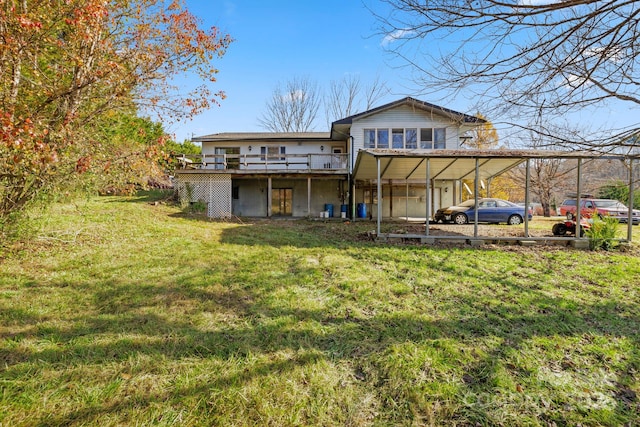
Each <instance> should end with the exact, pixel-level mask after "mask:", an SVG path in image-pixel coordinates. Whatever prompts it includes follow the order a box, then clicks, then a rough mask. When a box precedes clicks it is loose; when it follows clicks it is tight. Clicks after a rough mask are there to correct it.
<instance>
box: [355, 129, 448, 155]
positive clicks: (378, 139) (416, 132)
mask: <svg viewBox="0 0 640 427" xmlns="http://www.w3.org/2000/svg"><path fill="white" fill-rule="evenodd" d="M389 135H391V139H389ZM418 137H419V141H420V143H419V144H418ZM446 140H447V138H446V128H419V129H418V128H392V129H386V128H382V129H381V128H378V129H365V130H364V148H389V143H391V148H394V149H409V150H411V149H415V148H422V149H428V150H431V149H443V148H446Z"/></svg>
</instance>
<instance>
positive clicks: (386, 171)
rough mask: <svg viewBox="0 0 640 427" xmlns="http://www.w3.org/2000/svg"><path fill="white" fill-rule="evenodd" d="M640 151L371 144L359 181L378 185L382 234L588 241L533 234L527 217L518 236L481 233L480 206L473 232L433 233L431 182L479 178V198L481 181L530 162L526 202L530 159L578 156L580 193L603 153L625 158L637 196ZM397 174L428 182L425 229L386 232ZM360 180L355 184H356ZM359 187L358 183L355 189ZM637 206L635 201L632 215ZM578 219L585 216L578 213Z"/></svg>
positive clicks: (429, 239)
mask: <svg viewBox="0 0 640 427" xmlns="http://www.w3.org/2000/svg"><path fill="white" fill-rule="evenodd" d="M637 158H638V156H630V155H619V154H601V153H589V152H577V151H550V150H502V149H500V150H410V151H407V150H390V149H367V150H361V151H359V152H358V157H357V160H356V163H355V166H354V169H353V175H352V177H353V182H357V181H368V182H370V183H372V184H375V185H376V186H377V194H378V202H377V229H376V237H377V239H379V240H387V239H388V238H402V239H407V238H413V239H419V240H420V241H421V242H422V243H433V242H435V241H436V240H438V239H446V240H452V239H453V240H455V239H465V240H467V241H468V242H469V243H471V244H476V243H478V244H480V243H483V242H484V241H495V240H516V241H520V242H523V241H532V242H534V241H539V240H542V241H551V240H564V241H572V242H575V241H580V240H582V241H584V240H586V238H585V237H580V233H576V236H575V237H572V236H567V237H551V236H549V237H543V238H541V237H532V236H530V234H529V219H528V217H527V215H525V218H524V232H523V235H522V236H518V237H502V236H491V235H483V234H480V233H479V228H478V217H477V211H476V216H475V218H474V221H473V237H469V236H460V235H453V234H452V235H437V236H436V235H432V234H430V232H429V231H430V226H429V221H428V219H429V207H430V206H431V199H430V194H431V188H432V185H433V182H434V180H443V181H453V182H456V181H457V182H459V181H461V180H473V182H474V189H473V194H474V197H475V199H476V203H477V199H478V193H479V191H478V190H479V185H480V183H481V182H491V180H492V179H493V178H495V177H496V176H499V175H501V174H503V173H505V172H507V171H509V170H510V169H513V168H515V167H516V166H518V165H520V164H522V163H525V206H529V205H530V197H529V193H530V162H531V161H532V160H533V159H541V160H552V159H564V160H566V159H575V160H576V161H577V180H576V194H577V195H578V204H579V203H580V199H579V195H580V194H582V183H581V181H582V176H581V175H582V171H581V168H582V165H583V163H584V162H586V161H590V160H595V159H602V160H616V161H620V162H625V163H626V164H627V167H628V171H629V173H628V185H629V194H630V199H631V200H633V187H634V182H633V166H634V161H635V160H637ZM391 180H398V181H401V180H405V181H408V180H413V181H416V180H422V182H424V183H425V185H426V195H427V196H426V200H425V217H426V218H427V221H426V225H425V232H424V234H393V233H382V232H381V224H382V208H383V204H384V198H383V191H382V185H383V182H384V181H391ZM354 186H355V184H354ZM354 190H355V188H353V189H352V191H354ZM631 209H632V206H631V204H630V206H629V217H631ZM352 213H353V214H354V217H355V203H353V205H352ZM577 221H578V224H579V223H580V217H579V216H578V218H577ZM631 236H632V224H631V222H629V223H628V228H627V238H626V241H628V242H630V241H631Z"/></svg>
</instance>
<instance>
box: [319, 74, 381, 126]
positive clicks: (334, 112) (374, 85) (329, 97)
mask: <svg viewBox="0 0 640 427" xmlns="http://www.w3.org/2000/svg"><path fill="white" fill-rule="evenodd" d="M388 92H389V89H388V88H387V85H386V84H385V83H384V82H382V81H381V80H380V77H376V78H375V79H374V80H373V81H372V82H371V83H370V84H368V85H363V84H362V81H361V80H360V77H359V76H356V75H348V76H345V77H344V78H343V79H342V80H332V81H331V82H330V83H329V90H328V92H327V94H326V95H325V99H324V107H325V115H326V118H327V124H328V125H331V123H332V122H333V121H335V120H338V119H342V118H345V117H349V116H351V115H353V114H356V113H358V112H361V111H366V110H369V109H371V108H373V106H374V105H375V104H376V102H378V101H379V100H380V98H382V97H383V96H385V95H386V94H387V93H388Z"/></svg>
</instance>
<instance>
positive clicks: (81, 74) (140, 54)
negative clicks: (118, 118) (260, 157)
mask: <svg viewBox="0 0 640 427" xmlns="http://www.w3.org/2000/svg"><path fill="white" fill-rule="evenodd" d="M200 25H201V22H200V20H199V19H198V18H196V17H195V16H194V15H192V14H191V13H190V12H189V11H188V10H187V9H186V8H185V6H184V4H183V2H182V1H181V0H172V1H168V0H29V1H27V0H0V64H2V67H1V68H0V225H2V223H4V222H5V221H6V220H7V219H8V218H9V217H10V216H11V215H13V214H15V213H17V212H20V211H21V210H23V209H25V208H26V207H27V206H28V205H29V204H30V203H31V202H33V201H35V200H42V199H43V198H46V196H47V195H51V194H53V193H54V192H55V191H57V190H60V189H62V188H65V186H66V185H68V183H70V182H71V183H73V182H77V181H79V180H82V178H83V175H84V174H87V173H89V172H93V173H101V174H102V173H109V172H110V170H109V169H110V166H109V165H111V164H113V162H114V160H117V159H114V156H115V157H117V158H119V159H122V158H128V159H130V160H132V161H137V160H138V159H143V158H146V159H150V160H152V159H151V158H153V157H154V156H156V155H157V154H159V153H160V152H161V150H160V149H159V146H160V145H161V144H162V142H163V138H157V140H156V141H155V142H154V143H151V144H150V143H148V141H147V142H146V143H144V144H138V145H135V144H133V146H132V145H131V144H120V145H118V144H119V143H118V141H121V138H105V134H108V132H105V131H104V128H105V126H106V125H108V123H109V122H110V120H112V118H113V117H114V114H123V113H124V114H129V115H133V116H135V115H136V114H137V113H138V112H140V111H143V112H145V113H146V114H158V115H162V117H163V119H165V120H172V119H173V120H180V119H184V118H188V117H190V116H192V115H194V114H197V113H198V112H200V111H202V110H204V109H206V108H208V107H209V106H211V105H212V104H217V103H218V101H219V100H220V99H223V98H224V93H223V92H220V91H217V92H214V91H212V90H211V88H210V86H211V83H214V82H215V81H216V78H215V76H216V73H217V69H216V68H215V67H214V65H213V61H214V59H215V58H218V57H220V56H222V55H223V54H224V53H225V51H226V49H227V47H228V46H229V44H230V43H231V38H230V37H229V36H228V35H225V34H221V33H220V32H219V31H218V29H217V28H215V27H214V28H211V29H208V30H205V29H202V28H200ZM184 73H196V74H197V75H198V76H199V77H200V78H201V81H202V82H203V84H202V85H201V86H200V87H197V88H195V89H194V90H192V91H190V92H188V93H185V92H181V91H179V90H178V88H177V87H175V86H174V85H172V79H173V78H175V76H178V75H181V74H184Z"/></svg>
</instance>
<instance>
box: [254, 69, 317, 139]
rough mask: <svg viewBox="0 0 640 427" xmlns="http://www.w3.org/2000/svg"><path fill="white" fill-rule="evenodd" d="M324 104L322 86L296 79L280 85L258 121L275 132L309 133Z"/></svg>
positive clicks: (299, 78)
mask: <svg viewBox="0 0 640 427" xmlns="http://www.w3.org/2000/svg"><path fill="white" fill-rule="evenodd" d="M321 103H322V100H321V97H320V93H319V90H318V85H317V84H316V83H314V82H313V81H311V80H310V79H309V78H307V77H296V78H293V79H292V80H289V81H287V82H286V83H285V84H284V85H282V84H278V86H277V87H276V89H275V90H274V91H273V94H272V96H271V99H270V100H269V101H268V102H267V105H266V112H265V113H264V114H263V115H262V118H260V119H258V121H259V122H260V124H261V125H262V126H263V127H264V128H265V129H267V130H269V131H271V132H309V131H311V130H313V127H314V122H315V120H316V118H317V115H318V110H319V108H320V105H321Z"/></svg>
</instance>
